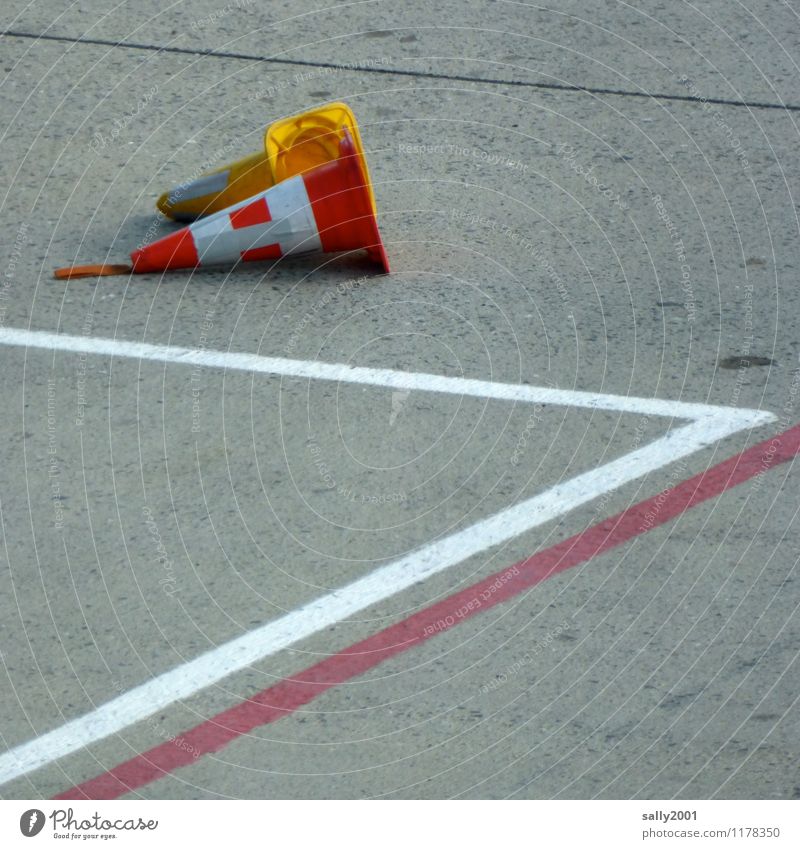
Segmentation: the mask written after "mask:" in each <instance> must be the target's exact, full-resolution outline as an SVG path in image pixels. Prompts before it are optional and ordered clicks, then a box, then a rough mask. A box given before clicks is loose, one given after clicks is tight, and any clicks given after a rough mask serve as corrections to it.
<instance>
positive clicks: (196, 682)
mask: <svg viewBox="0 0 800 849" xmlns="http://www.w3.org/2000/svg"><path fill="white" fill-rule="evenodd" d="M0 344H3V345H14V346H23V347H27V348H42V349H45V350H50V351H63V352H67V353H84V352H86V353H89V354H97V355H105V356H113V357H132V358H134V359H139V360H152V361H154V362H165V363H183V364H186V365H203V366H208V367H214V368H220V369H235V370H242V371H250V372H260V373H264V374H272V375H280V376H283V377H291V378H308V379H316V380H333V381H341V382H343V383H358V384H367V385H371V386H385V387H389V388H391V389H394V390H407V391H411V390H413V391H427V392H444V393H449V394H458V395H471V396H475V397H480V398H495V399H499V400H505V401H517V402H527V403H545V404H557V405H567V406H575V407H584V408H590V409H601V410H617V411H620V412H627V413H638V414H643V415H653V416H664V417H667V418H679V419H685V420H687V421H688V423H687V424H683V425H682V426H680V427H678V428H677V429H675V430H671V431H669V432H668V433H667V434H665V435H664V436H662V437H660V438H659V439H656V440H655V441H654V442H652V443H650V444H649V445H646V446H644V447H642V448H639V449H637V450H635V451H632V452H630V453H629V454H626V455H624V456H623V457H620V458H618V459H616V460H612V461H611V462H609V463H606V464H604V465H603V466H600V467H598V468H596V469H592V470H591V471H588V472H584V473H583V474H580V475H577V476H576V477H574V478H572V479H570V480H568V481H566V482H564V483H559V484H557V485H556V486H553V487H551V488H550V489H548V490H546V491H545V492H542V493H540V494H538V495H535V496H533V497H532V498H529V499H527V500H526V501H523V502H522V503H520V504H515V505H513V506H512V507H508V508H506V509H505V510H501V511H499V512H498V513H495V514H494V515H493V516H489V517H488V518H486V519H483V520H481V521H479V522H476V523H475V524H473V525H471V526H470V527H468V528H464V529H463V530H461V531H457V532H455V533H452V534H450V535H449V536H447V537H444V538H443V539H440V540H437V541H436V542H433V543H430V544H429V545H425V546H423V547H422V548H419V549H417V550H416V551H414V552H412V553H411V554H408V555H406V556H404V557H401V558H400V559H398V560H395V561H394V562H392V563H389V564H387V565H386V566H382V567H380V568H378V569H376V570H375V571H373V572H371V573H370V574H368V575H365V576H364V577H362V578H359V579H358V580H355V581H353V582H351V583H349V584H346V585H345V586H343V587H340V588H339V589H337V590H334V591H332V592H330V593H327V594H326V595H323V596H320V597H319V598H317V599H314V600H313V601H311V602H309V603H308V604H305V605H303V606H302V607H300V608H298V609H296V610H293V611H291V612H290V613H287V614H285V615H284V616H281V617H279V618H277V619H274V620H272V621H270V622H267V623H266V624H264V625H261V626H260V627H258V628H256V629H254V630H252V631H249V632H248V633H246V634H243V635H242V636H240V637H237V638H236V639H233V640H230V641H229V642H227V643H223V644H222V645H220V646H218V647H217V648H215V649H212V650H210V651H207V652H206V653H205V654H202V655H200V656H199V657H196V658H195V659H194V660H191V661H189V662H187V663H184V664H182V665H180V666H178V667H176V668H174V669H170V670H169V671H167V672H164V673H162V674H161V675H158V676H157V677H155V678H152V679H151V680H149V681H146V682H145V683H144V684H140V685H139V686H138V687H134V688H133V689H132V690H129V691H128V692H126V693H123V694H122V695H120V696H117V697H116V698H114V699H111V700H110V701H108V702H106V703H105V704H103V705H100V706H99V707H97V708H95V709H94V710H92V711H90V712H89V713H87V714H85V715H84V716H80V717H78V718H77V719H73V720H71V721H69V722H67V723H66V724H64V725H62V726H60V727H59V728H56V729H54V730H52V731H49V732H47V733H45V734H42V735H41V736H39V737H36V738H34V739H33V740H31V741H29V742H27V743H23V744H21V745H19V746H17V747H15V748H13V749H11V750H9V751H8V752H6V753H5V754H3V755H2V756H0V784H2V783H5V782H7V781H11V780H12V779H14V778H18V777H19V776H21V775H24V774H25V773H27V772H30V771H31V770H34V769H38V768H39V767H42V766H44V765H46V764H48V763H50V762H52V761H54V760H56V759H58V758H60V757H63V756H64V755H67V754H70V753H71V752H75V751H77V750H78V749H80V748H82V747H84V746H87V745H89V744H91V743H94V742H96V741H97V740H100V739H102V738H104V737H107V736H108V735H109V734H114V733H115V732H118V731H121V730H122V729H123V728H125V727H127V726H128V725H131V724H133V723H135V722H139V721H140V720H142V719H145V718H146V717H148V716H150V715H151V714H153V713H155V712H156V711H158V710H161V709H163V708H164V707H166V706H167V705H170V704H172V703H173V702H176V701H178V700H180V699H185V698H188V697H189V696H191V695H193V694H194V693H196V692H198V691H199V690H202V689H203V688H205V687H209V686H211V685H213V684H215V683H216V682H218V681H220V680H221V679H223V678H225V677H226V676H228V675H231V674H233V673H234V672H237V671H239V670H242V669H245V668H247V667H248V666H249V665H250V664H252V663H255V662H256V661H258V660H260V659H262V658H264V657H267V656H268V655H271V654H274V653H275V652H277V651H280V650H281V649H285V648H287V647H288V646H291V645H292V644H293V643H296V642H298V641H300V640H303V639H305V638H306V637H309V636H311V635H312V634H315V633H316V632H318V631H320V630H322V629H324V628H327V627H329V626H331V625H334V624H336V623H337V622H341V621H342V620H344V619H346V618H347V617H349V616H352V615H354V614H356V613H358V612H359V611H362V610H364V609H365V608H367V607H369V606H370V605H372V604H375V603H377V602H380V601H381V600H383V599H385V598H388V597H389V596H392V595H394V594H395V593H398V592H400V591H401V590H403V589H406V588H408V587H410V586H411V585H413V584H415V583H417V582H418V581H422V580H424V579H426V578H428V577H430V576H431V575H435V574H436V573H438V572H442V571H444V570H445V569H448V568H449V567H451V566H453V565H455V564H457V563H460V562H462V561H463V560H466V559H467V558H468V557H471V556H472V555H474V554H477V553H479V552H481V551H484V550H486V549H487V548H490V547H492V546H495V545H499V544H501V543H504V542H507V541H508V540H510V539H512V538H513V537H515V536H518V535H519V534H521V533H524V532H525V531H528V530H530V529H531V528H535V527H536V526H538V525H541V524H544V523H545V522H548V521H550V520H551V519H554V518H557V517H558V516H560V515H562V514H564V513H566V512H567V511H569V510H573V509H574V508H576V507H578V506H580V505H582V504H586V503H587V502H589V501H592V500H593V499H595V498H597V497H599V496H601V495H603V494H604V493H606V492H608V491H610V490H613V489H616V488H617V487H620V486H622V485H623V484H625V483H628V482H630V481H633V480H635V479H636V478H639V477H641V476H642V475H645V474H647V473H649V472H652V471H655V470H656V469H659V468H661V467H662V466H665V465H667V464H668V463H671V462H674V461H675V460H678V459H680V458H682V457H686V456H688V455H689V454H693V453H694V452H695V451H698V450H700V449H701V448H704V447H706V446H709V445H713V444H714V443H716V442H718V441H719V440H720V439H723V438H725V437H726V436H729V435H730V434H732V433H735V432H737V431H739V430H743V429H745V428H750V427H755V426H759V425H763V424H767V423H769V422H772V421H775V418H776V417H775V416H774V415H773V414H772V413H769V412H766V411H763V410H747V409H729V408H726V407H714V406H709V405H705V404H690V403H684V402H675V401H662V400H659V399H656V398H632V397H626V396H616V395H603V394H596V393H591V392H575V391H570V390H562V389H549V388H543V387H536V386H522V385H516V384H509V383H495V382H491V381H483V380H472V379H468V378H456V377H443V376H440V375H434V374H420V373H409V372H401V371H392V370H389V369H372V368H360V367H351V366H348V365H343V364H334V363H321V362H314V361H308V360H290V359H282V358H274V357H261V356H258V355H255V354H237V353H232V352H226V351H200V350H193V349H189V348H176V347H167V346H160V345H148V344H145V343H142V342H126V341H122V340H117V339H92V338H87V337H83V336H62V335H58V334H53V333H42V332H37V331H28V330H15V329H12V328H0Z"/></svg>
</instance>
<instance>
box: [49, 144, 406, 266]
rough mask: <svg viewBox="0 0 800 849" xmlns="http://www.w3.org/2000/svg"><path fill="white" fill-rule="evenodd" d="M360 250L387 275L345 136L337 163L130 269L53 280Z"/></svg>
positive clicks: (187, 234) (366, 193) (371, 209)
mask: <svg viewBox="0 0 800 849" xmlns="http://www.w3.org/2000/svg"><path fill="white" fill-rule="evenodd" d="M364 249H365V250H366V251H367V254H368V255H369V257H370V258H371V259H372V260H374V261H375V262H377V263H379V264H380V265H381V266H382V267H383V270H384V272H386V273H387V274H388V273H389V259H388V257H387V256H386V250H385V249H384V247H383V242H382V241H381V236H380V233H379V232H378V223H377V220H376V218H375V206H374V198H373V194H372V184H371V183H370V179H369V171H368V170H367V163H366V160H365V159H364V156H363V154H362V152H361V151H360V150H358V148H357V147H356V145H355V142H354V140H353V137H352V136H351V135H350V132H349V130H344V137H343V138H342V140H341V142H340V143H339V156H338V158H337V159H335V160H333V161H332V162H327V163H325V164H324V165H318V166H317V167H316V168H313V169H312V170H311V171H308V172H306V173H305V174H302V175H298V176H296V177H290V178H289V179H288V180H283V181H282V182H280V183H278V184H276V185H274V186H272V188H269V189H267V190H266V191H263V192H260V193H259V194H257V195H255V196H253V197H249V198H247V200H244V201H241V202H240V203H237V204H234V205H233V206H230V207H228V208H227V209H223V210H221V211H220V212H217V213H215V214H214V215H210V216H209V217H207V218H203V219H202V220H200V221H196V222H195V223H193V224H190V225H189V226H188V227H183V228H182V229H181V230H178V231H176V232H175V233H172V234H171V235H169V236H165V237H164V238H163V239H159V240H158V241H157V242H154V243H153V244H152V245H147V246H146V247H143V248H139V249H138V250H135V251H134V252H133V253H132V254H131V262H132V265H130V266H127V265H88V266H73V267H71V268H60V269H58V270H57V271H56V272H55V276H56V277H57V278H59V279H65V278H73V277H94V276H99V275H109V274H127V273H130V272H133V273H136V274H143V273H147V272H158V271H167V270H170V269H176V268H194V267H197V266H207V265H219V264H225V265H229V264H230V265H233V264H235V263H237V262H238V261H240V260H241V261H243V262H252V261H257V260H267V259H279V258H280V257H284V256H289V255H290V254H299V253H306V252H309V251H320V250H321V251H326V252H327V251H356V250H364Z"/></svg>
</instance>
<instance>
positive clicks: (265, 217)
mask: <svg viewBox="0 0 800 849" xmlns="http://www.w3.org/2000/svg"><path fill="white" fill-rule="evenodd" d="M228 217H229V218H230V220H231V227H233V229H234V230H238V229H240V228H241V227H254V226H255V225H256V224H268V223H269V222H270V221H272V216H271V215H270V212H269V206H267V200H266V198H263V197H261V198H259V199H258V200H254V201H253V202H252V203H248V204H247V206H242V207H240V208H239V209H235V210H234V211H233V212H229V213H228Z"/></svg>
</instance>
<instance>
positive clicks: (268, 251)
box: [242, 245, 283, 262]
mask: <svg viewBox="0 0 800 849" xmlns="http://www.w3.org/2000/svg"><path fill="white" fill-rule="evenodd" d="M282 256H283V253H282V252H281V246H280V245H264V246H263V247H260V248H250V249H249V250H246V251H242V260H243V261H244V262H256V261H259V260H264V259H280V258H281V257H282Z"/></svg>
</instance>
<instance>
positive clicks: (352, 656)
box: [53, 425, 800, 799]
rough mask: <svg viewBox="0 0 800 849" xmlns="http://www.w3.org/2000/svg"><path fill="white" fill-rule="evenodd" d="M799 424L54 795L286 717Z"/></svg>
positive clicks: (129, 779)
mask: <svg viewBox="0 0 800 849" xmlns="http://www.w3.org/2000/svg"><path fill="white" fill-rule="evenodd" d="M798 453H800V425H796V426H795V427H793V428H791V429H790V430H787V431H785V432H784V433H781V434H778V435H777V436H775V437H773V438H772V439H768V440H766V441H764V442H761V443H760V444H758V445H755V446H753V447H752V448H749V449H747V450H746V451H743V452H742V453H741V454H737V455H735V456H733V457H730V458H729V459H727V460H724V461H723V462H722V463H719V464H718V465H716V466H713V467H711V468H710V469H707V470H706V471H704V472H701V473H700V474H699V475H695V476H694V477H692V478H689V479H688V480H685V481H682V482H681V483H679V484H676V485H675V486H674V487H673V488H671V489H668V490H664V491H663V492H661V493H659V494H658V495H656V496H653V497H652V498H648V499H647V500H645V501H640V502H639V503H638V504H634V505H632V506H631V507H628V508H627V509H626V510H623V511H622V512H621V513H618V514H617V515H616V516H612V517H610V518H608V519H604V520H603V521H602V522H599V523H598V524H596V525H593V526H592V527H591V528H587V529H586V530H585V531H582V532H581V533H579V534H576V535H575V536H572V537H570V538H569V539H566V540H564V541H563V542H560V543H558V544H556V545H554V546H552V548H548V549H546V550H545V551H540V552H538V553H536V554H534V555H533V556H531V557H529V558H527V559H526V560H523V561H521V562H519V563H517V564H515V565H514V566H511V567H509V568H507V569H504V570H503V571H501V572H497V573H495V574H494V575H491V576H490V577H488V578H486V579H485V580H483V581H479V582H478V583H477V584H473V585H472V586H470V587H468V588H467V589H465V590H462V591H461V592H458V593H456V594H455V595H451V596H448V597H447V598H445V599H443V600H442V601H439V602H437V603H436V604H432V605H431V606H430V607H426V608H424V609H423V610H420V611H419V612H418V613H415V614H414V615H413V616H409V617H408V618H407V619H403V620H402V621H401V622H397V623H396V624H394V625H391V626H390V627H388V628H385V629H384V630H383V631H379V632H378V633H377V634H373V635H372V636H371V637H367V638H366V639H364V640H361V641H360V642H358V643H355V644H353V645H351V646H349V647H348V648H346V649H343V650H342V651H340V652H337V653H336V654H333V655H331V656H330V657H327V658H325V660H322V661H320V662H319V663H316V664H314V666H311V667H309V668H308V669H305V670H303V671H302V672H298V673H297V675H295V676H294V677H293V678H286V679H284V680H283V681H281V682H279V683H278V684H275V685H273V686H271V687H268V688H267V689H266V690H262V691H261V692H260V693H257V694H256V695H254V696H253V697H252V698H250V699H247V700H246V701H244V702H241V703H240V704H237V705H235V706H234V707H232V708H229V709H228V710H225V711H223V712H222V713H219V714H217V715H216V716H214V717H212V718H211V719H208V720H206V721H205V722H202V723H201V724H200V725H197V726H195V727H194V728H192V729H190V730H189V731H185V732H183V733H182V734H180V735H179V736H177V737H176V738H175V739H173V740H169V741H167V742H165V743H161V744H160V745H158V746H155V747H153V748H152V749H150V750H149V751H147V752H144V753H142V754H140V755H136V757H134V758H131V759H130V760H129V761H125V762H124V763H122V764H119V765H118V766H115V767H114V768H113V769H111V770H109V771H108V772H104V773H102V774H101V775H98V776H97V777H96V778H92V779H90V780H89V781H85V782H84V783H83V784H79V785H77V786H76V787H71V788H70V789H69V790H66V791H64V792H63V793H60V794H59V795H58V796H54V797H53V798H54V799H116V798H118V797H119V796H122V795H123V794H125V793H128V792H130V791H132V790H136V789H137V788H139V787H143V786H144V785H146V784H150V783H151V782H152V781H156V780H157V779H159V778H162V777H164V776H165V775H167V774H168V773H170V772H173V771H174V770H176V769H178V768H179V767H183V766H188V765H190V764H192V763H194V761H195V760H196V758H197V757H199V756H200V755H207V754H209V753H211V752H218V751H219V750H220V749H222V748H223V747H225V746H227V745H228V743H230V742H232V741H233V740H236V739H237V738H238V737H240V736H242V735H243V734H247V733H248V732H250V731H252V730H253V729H254V728H257V727H259V726H261V725H266V724H268V723H270V722H275V721H276V720H278V719H282V718H283V717H285V716H287V715H288V714H290V713H292V712H293V711H295V710H297V709H298V708H300V707H302V706H303V705H305V704H308V703H309V702H310V701H312V700H313V699H315V698H316V697H317V696H319V695H320V694H322V693H324V692H325V691H326V690H329V689H330V688H331V687H335V686H336V685H337V684H342V683H343V682H345V681H348V680H350V679H351V678H354V677H355V676H357V675H361V674H362V673H364V672H367V671H368V670H370V669H372V668H373V667H375V666H377V665H378V664H379V663H382V662H383V661H384V660H388V659H389V658H390V657H395V656H396V655H399V654H401V653H402V652H404V651H406V650H408V649H410V648H412V647H413V646H417V645H419V644H420V643H422V642H424V641H426V640H428V639H430V638H431V637H433V636H435V635H436V634H439V633H441V632H443V631H447V630H449V629H450V628H452V627H454V626H456V625H458V624H459V623H460V622H463V621H465V620H466V619H469V618H470V617H471V616H474V615H475V614H476V613H480V612H482V611H484V610H489V609H490V608H492V607H494V606H495V605H497V604H500V603H501V602H504V601H508V599H510V598H513V597H514V596H515V595H518V594H519V593H521V592H523V591H525V590H527V589H529V588H530V587H533V586H535V585H536V584H538V583H539V582H541V581H544V580H545V579H547V578H550V577H552V576H553V575H556V574H558V573H559V572H563V571H564V570H566V569H570V568H572V567H573V566H578V565H579V564H581V563H585V562H586V561H587V560H590V559H591V558H592V557H596V556H597V555H599V554H603V553H604V552H607V551H609V550H610V549H612V548H615V547H616V546H618V545H621V544H623V543H625V542H628V541H629V540H632V539H633V538H634V537H637V536H639V535H641V534H644V533H647V531H649V530H652V529H653V528H656V527H658V526H659V525H663V524H665V523H666V522H668V521H670V520H671V519H674V518H675V517H677V516H680V515H681V514H682V513H684V512H685V511H687V510H690V509H691V508H692V507H696V506H697V505H698V504H702V503H703V502H704V501H708V500H709V499H711V498H715V497H716V496H718V495H720V494H721V493H723V492H725V491H726V490H728V489H731V488H732V487H734V486H738V485H739V484H740V483H744V482H745V481H748V480H750V479H751V478H754V477H756V476H757V475H759V474H760V473H762V472H766V471H767V470H769V469H771V468H774V467H775V466H777V465H778V464H780V463H785V462H787V461H788V460H791V459H793V458H794V457H795V456H797V454H798Z"/></svg>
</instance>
